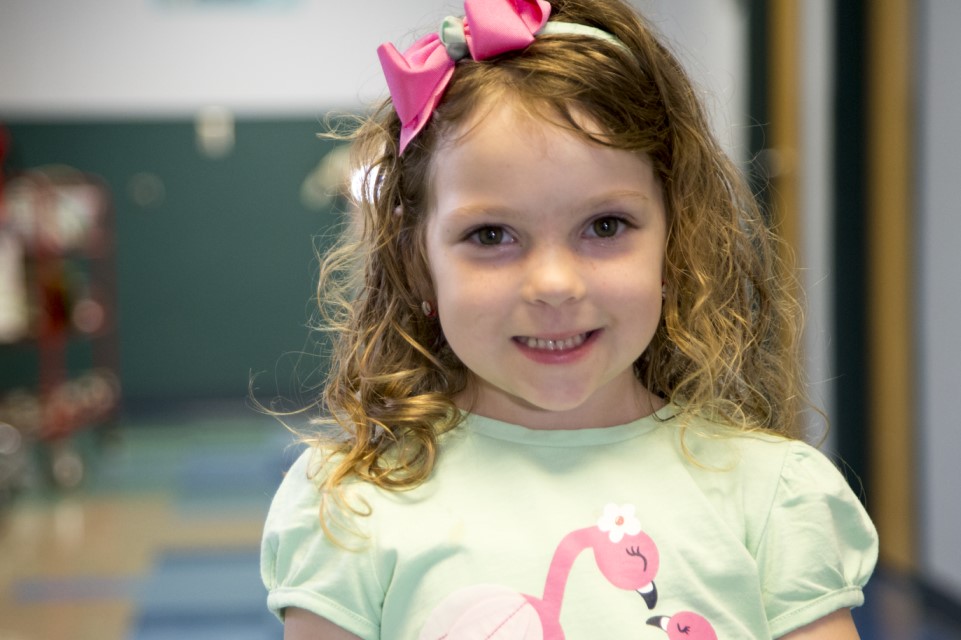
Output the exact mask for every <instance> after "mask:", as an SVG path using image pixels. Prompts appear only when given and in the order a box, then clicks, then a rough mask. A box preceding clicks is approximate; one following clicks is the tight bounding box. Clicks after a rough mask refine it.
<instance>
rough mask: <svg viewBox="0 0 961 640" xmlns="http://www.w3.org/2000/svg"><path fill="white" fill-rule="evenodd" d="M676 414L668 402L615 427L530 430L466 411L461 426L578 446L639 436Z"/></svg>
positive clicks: (505, 437) (518, 440) (519, 439)
mask: <svg viewBox="0 0 961 640" xmlns="http://www.w3.org/2000/svg"><path fill="white" fill-rule="evenodd" d="M676 413H677V410H676V407H674V406H673V405H671V404H667V405H665V406H664V407H662V408H661V409H659V410H657V411H655V412H654V413H652V414H650V415H647V416H645V417H643V418H639V419H637V420H633V421H631V422H628V423H625V424H620V425H615V426H612V427H596V428H589V429H531V428H528V427H524V426H521V425H517V424H511V423H509V422H503V421H500V420H495V419H493V418H487V417H484V416H480V415H477V414H473V413H469V412H465V413H464V422H463V423H462V424H461V425H460V427H458V429H464V430H466V431H469V432H470V433H472V434H475V435H479V436H483V437H487V438H493V439H496V440H505V441H508V442H515V443H518V444H532V445H545V446H555V447H578V446H590V445H604V444H612V443H617V442H623V441H625V440H630V439H632V438H637V437H640V436H642V435H644V434H646V433H649V432H651V431H653V430H654V429H656V428H657V427H658V426H660V425H661V424H663V423H664V422H666V421H668V420H670V419H671V418H673V417H674V415H675V414H676Z"/></svg>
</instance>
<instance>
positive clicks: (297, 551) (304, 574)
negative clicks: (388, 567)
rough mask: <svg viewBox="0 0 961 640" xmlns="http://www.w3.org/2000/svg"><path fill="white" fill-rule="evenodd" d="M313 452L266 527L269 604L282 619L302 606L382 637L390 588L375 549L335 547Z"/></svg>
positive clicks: (281, 492)
mask: <svg viewBox="0 0 961 640" xmlns="http://www.w3.org/2000/svg"><path fill="white" fill-rule="evenodd" d="M313 453H315V452H313V451H312V450H307V451H305V452H304V453H303V454H301V455H300V457H299V458H298V459H297V461H296V462H295V463H294V464H293V466H291V468H290V470H289V472H288V473H287V475H286V476H285V478H284V480H283V482H282V483H281V485H280V487H279V488H278V490H277V493H276V494H275V495H274V498H273V502H272V503H271V506H270V511H269V513H268V515H267V520H266V522H265V524H264V535H263V540H262V542H261V553H260V573H261V578H262V579H263V581H264V585H265V586H266V587H267V592H268V593H267V606H268V608H269V609H270V610H271V611H272V612H273V613H274V614H275V615H277V616H278V617H279V618H281V619H283V611H284V609H286V608H287V607H297V608H300V609H305V610H307V611H310V612H312V613H315V614H317V615H319V616H321V617H323V618H326V619H327V620H330V621H331V622H333V623H334V624H337V625H338V626H340V627H342V628H344V629H346V630H347V631H350V632H351V633H353V634H355V635H357V636H360V637H361V638H378V637H379V635H380V625H379V622H378V620H379V619H380V614H379V611H380V608H381V603H382V602H383V598H384V590H383V589H382V588H381V586H380V584H379V583H378V580H377V576H376V572H375V571H374V570H373V566H372V563H371V559H370V555H369V551H367V550H366V548H365V547H367V546H369V545H350V544H349V543H348V545H344V544H341V545H335V544H333V543H332V542H331V541H330V540H329V539H328V538H327V536H326V535H325V533H324V531H323V529H322V528H321V526H320V499H321V494H320V491H319V489H318V486H317V483H316V482H315V480H313V479H312V478H311V475H312V474H311V473H310V470H311V465H312V458H314V457H316V456H315V455H312V454H313ZM354 542H357V541H356V540H354ZM345 546H346V547H347V548H345ZM355 546H360V547H361V548H359V549H356V548H354V547H355Z"/></svg>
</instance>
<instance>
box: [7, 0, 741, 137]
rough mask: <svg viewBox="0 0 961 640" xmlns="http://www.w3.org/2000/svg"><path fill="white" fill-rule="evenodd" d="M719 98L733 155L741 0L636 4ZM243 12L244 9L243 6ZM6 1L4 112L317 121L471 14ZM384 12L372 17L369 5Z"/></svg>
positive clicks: (320, 6) (294, 5) (363, 96)
mask: <svg viewBox="0 0 961 640" xmlns="http://www.w3.org/2000/svg"><path fill="white" fill-rule="evenodd" d="M635 3H636V4H637V6H639V7H641V8H642V9H644V10H646V11H647V12H649V14H650V15H651V17H652V19H654V21H655V22H657V24H658V25H659V26H660V27H661V28H662V30H663V31H664V32H665V33H666V34H667V35H668V37H669V38H670V39H672V40H674V41H675V42H676V43H677V45H678V47H679V49H681V50H682V57H683V58H684V60H685V61H686V62H687V63H689V65H690V66H691V68H692V70H693V72H694V74H695V76H696V77H697V78H698V82H699V83H700V84H702V85H703V86H705V87H706V88H708V89H709V90H710V91H711V92H713V93H716V94H718V95H719V98H718V99H717V100H715V101H714V107H715V108H714V112H715V121H716V122H717V123H718V127H719V128H720V129H721V130H722V132H721V133H722V135H723V136H724V139H725V140H728V141H729V144H730V145H731V146H735V145H739V144H740V142H735V140H736V139H737V138H738V134H737V133H736V132H734V130H733V128H732V127H734V126H740V125H741V124H742V122H743V115H742V114H743V113H744V111H745V105H746V100H745V99H744V97H743V92H744V91H745V90H746V82H745V70H746V66H745V63H744V61H745V56H744V47H745V46H746V45H745V44H744V43H745V37H744V35H745V33H746V31H745V16H743V15H741V13H742V11H741V9H740V7H739V5H740V3H739V2H738V1H737V0H720V1H718V0H673V1H671V0H635ZM244 4H246V5H247V6H243V5H244ZM261 5H263V6H258V4H257V3H251V2H247V3H235V4H234V5H231V3H229V2H227V0H220V1H219V2H214V1H211V0H206V1H200V0H95V1H77V0H3V1H2V2H0V51H2V54H0V117H8V118H10V117H17V116H24V115H28V116H32V117H50V118H63V117H77V116H81V117H87V116H94V117H110V118H113V117H144V116H147V117H153V116H170V115H173V116H188V117H189V116H191V115H192V114H194V113H195V112H196V111H197V110H199V109H200V108H202V107H205V106H209V105H220V106H224V107H227V108H229V109H231V110H232V111H234V112H236V113H237V114H239V115H278V114H280V115H284V114H291V115H294V114H296V115H308V116H315V115H319V114H321V113H322V112H323V111H325V110H327V109H330V108H336V109H346V108H352V107H357V106H358V105H361V104H367V103H369V102H371V101H373V100H375V99H376V98H378V97H380V96H381V95H382V94H383V92H384V88H385V85H384V81H383V79H382V77H381V74H380V67H379V66H378V63H377V56H376V53H375V50H376V48H377V46H378V45H379V44H380V43H382V42H384V41H386V40H392V41H394V42H395V43H396V44H397V45H398V47H400V48H403V47H405V46H406V45H408V44H410V42H411V41H412V39H413V35H414V34H420V33H422V32H424V30H425V29H427V28H430V27H432V26H433V25H435V24H439V22H440V19H441V18H442V17H443V16H444V15H447V14H449V13H462V12H463V11H462V8H458V4H457V3H456V2H453V1H451V0H402V1H401V0H364V1H362V2H334V1H332V0H261ZM374 7H376V9H374Z"/></svg>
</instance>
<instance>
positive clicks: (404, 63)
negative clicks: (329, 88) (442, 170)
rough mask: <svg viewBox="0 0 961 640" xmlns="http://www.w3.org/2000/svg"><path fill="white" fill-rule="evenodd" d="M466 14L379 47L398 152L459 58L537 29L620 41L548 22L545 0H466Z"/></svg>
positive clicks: (512, 44)
mask: <svg viewBox="0 0 961 640" xmlns="http://www.w3.org/2000/svg"><path fill="white" fill-rule="evenodd" d="M464 13H465V17H464V18H463V19H461V18H454V17H448V18H446V19H445V20H444V22H443V23H442V24H441V27H440V30H439V31H438V32H437V33H431V34H428V35H426V36H424V37H423V38H421V39H420V40H418V41H417V42H415V43H414V44H413V45H411V46H410V48H409V49H407V50H406V51H404V53H400V52H398V51H397V49H396V48H395V47H394V45H393V44H391V43H389V42H388V43H385V44H382V45H381V46H380V47H378V48H377V56H378V57H379V58H380V65H381V67H382V68H383V70H384V76H385V77H386V78H387V88H388V90H389V91H390V97H391V100H392V102H393V104H394V110H395V111H397V115H398V117H399V118H400V121H401V123H402V125H403V126H402V128H401V131H400V153H404V149H406V148H407V145H408V144H409V143H410V141H411V140H413V139H414V136H416V135H417V134H418V133H419V132H420V130H421V129H423V128H424V125H426V124H427V121H428V120H429V119H430V116H431V114H432V113H433V112H434V109H435V108H436V107H437V104H438V103H439V102H440V100H441V98H442V97H443V95H444V91H445V90H446V89H447V84H448V83H449V82H450V79H451V76H452V75H453V74H454V66H455V64H456V63H457V61H458V60H461V59H463V58H466V57H467V56H468V55H469V56H470V57H471V58H472V59H473V60H486V59H487V58H492V57H494V56H497V55H500V54H502V53H505V52H507V51H517V50H518V49H524V48H525V47H527V46H528V45H530V44H531V43H532V42H533V41H534V38H535V36H538V35H554V34H568V35H582V36H589V37H592V38H598V39H600V40H607V41H608V42H612V43H614V44H617V45H618V46H621V47H623V46H624V44H623V43H621V41H620V40H618V39H617V38H615V37H614V36H613V35H611V34H610V33H607V32H606V31H602V30H600V29H596V28H594V27H589V26H587V25H582V24H573V23H569V22H548V17H550V13H551V5H550V4H549V3H548V2H547V0H464Z"/></svg>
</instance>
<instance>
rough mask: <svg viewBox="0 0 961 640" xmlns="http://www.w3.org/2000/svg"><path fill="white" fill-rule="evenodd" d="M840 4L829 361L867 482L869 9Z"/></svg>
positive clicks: (859, 476)
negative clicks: (832, 349)
mask: <svg viewBox="0 0 961 640" xmlns="http://www.w3.org/2000/svg"><path fill="white" fill-rule="evenodd" d="M866 4H867V3H866V0H838V2H837V3H835V5H834V12H835V42H834V49H835V78H834V93H835V103H834V149H833V154H834V185H833V188H834V207H835V208H834V215H833V230H834V247H833V258H834V332H833V333H834V338H833V345H834V347H833V348H834V362H835V370H836V378H835V410H836V414H835V420H836V422H835V424H834V425H833V429H834V433H835V434H836V437H837V443H838V450H839V453H840V455H841V456H842V457H843V459H844V462H845V463H846V464H847V466H848V467H849V470H850V471H851V472H853V474H854V475H852V474H849V478H848V479H849V480H850V481H851V483H852V485H854V488H855V490H856V491H857V490H858V489H859V488H860V487H859V486H857V484H858V482H859V480H866V478H867V477H868V471H869V468H868V455H867V451H868V447H867V434H868V429H867V423H868V405H867V397H868V368H867V367H868V331H867V328H868V318H867V302H868V300H867V293H868V280H867V233H866V232H867V228H866V221H867V154H866V150H867V104H866V102H867V100H866V97H867V45H868V43H867V6H866Z"/></svg>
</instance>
